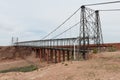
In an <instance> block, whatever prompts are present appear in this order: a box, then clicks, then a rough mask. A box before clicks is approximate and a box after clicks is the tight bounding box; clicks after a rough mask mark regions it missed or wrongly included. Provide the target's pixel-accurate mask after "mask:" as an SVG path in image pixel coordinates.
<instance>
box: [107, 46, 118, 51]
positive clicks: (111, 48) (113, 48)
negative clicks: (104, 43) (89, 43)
mask: <svg viewBox="0 0 120 80" xmlns="http://www.w3.org/2000/svg"><path fill="white" fill-rule="evenodd" d="M116 50H117V49H116V48H115V47H113V46H111V47H109V48H108V51H109V52H115V51H116Z"/></svg>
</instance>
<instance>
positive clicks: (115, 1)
mask: <svg viewBox="0 0 120 80" xmlns="http://www.w3.org/2000/svg"><path fill="white" fill-rule="evenodd" d="M113 3H120V1H112V2H103V3H95V4H86V5H84V6H94V5H105V4H113Z"/></svg>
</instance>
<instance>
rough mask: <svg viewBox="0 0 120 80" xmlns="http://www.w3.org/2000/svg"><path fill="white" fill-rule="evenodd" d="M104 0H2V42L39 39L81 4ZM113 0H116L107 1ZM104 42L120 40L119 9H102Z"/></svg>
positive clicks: (109, 6) (4, 43)
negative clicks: (116, 10) (14, 38)
mask: <svg viewBox="0 0 120 80" xmlns="http://www.w3.org/2000/svg"><path fill="white" fill-rule="evenodd" d="M104 1H105V0H89V1H88V0H0V45H1V46H5V45H11V38H12V37H18V38H19V41H29V40H40V39H41V38H43V37H44V36H45V35H47V34H48V33H49V32H51V31H52V30H53V29H55V28H56V27H57V26H58V25H60V24H61V23H62V22H63V21H64V20H65V19H66V18H68V17H69V16H70V15H71V14H72V13H73V12H74V11H75V10H77V9H78V8H79V7H80V6H81V5H84V4H91V3H99V2H104ZM107 1H113V0H106V2H107ZM90 8H92V9H111V8H112V9H114V8H117V9H120V3H119V4H111V5H102V6H92V7H90ZM100 17H101V26H102V32H103V38H104V42H105V43H106V42H107V43H108V42H120V37H119V34H120V12H100Z"/></svg>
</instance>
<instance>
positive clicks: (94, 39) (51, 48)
mask: <svg viewBox="0 0 120 80" xmlns="http://www.w3.org/2000/svg"><path fill="white" fill-rule="evenodd" d="M109 3H115V2H106V3H97V4H88V5H83V6H81V7H80V8H79V9H77V10H76V11H75V12H74V13H73V14H72V15H70V17H68V18H67V19H66V20H65V21H64V22H63V23H62V24H60V25H59V26H58V27H56V28H55V29H54V30H53V31H52V32H50V33H49V34H47V35H46V36H45V37H43V38H42V39H41V40H33V41H23V42H15V43H14V46H16V47H29V48H31V49H32V50H34V51H35V52H36V54H37V55H38V56H39V58H40V61H43V60H44V61H47V62H48V63H49V62H55V63H57V62H61V61H65V60H79V59H81V58H83V59H87V53H89V52H90V51H92V50H93V49H95V48H96V49H97V50H98V51H99V50H101V48H102V47H107V46H106V45H103V36H102V29H101V22H100V16H99V11H111V10H93V9H90V8H88V6H93V5H101V4H109ZM75 16H77V17H75ZM75 18H77V20H76V21H74V20H75ZM57 31H58V32H59V31H61V32H59V34H57V35H56V33H55V32H57ZM72 31H73V32H72ZM70 34H74V35H73V36H71V35H70ZM50 35H55V36H54V37H53V36H52V38H49V37H50ZM66 35H67V36H66Z"/></svg>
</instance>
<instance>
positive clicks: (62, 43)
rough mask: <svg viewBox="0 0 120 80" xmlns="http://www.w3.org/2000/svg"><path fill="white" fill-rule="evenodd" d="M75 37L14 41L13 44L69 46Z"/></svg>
mask: <svg viewBox="0 0 120 80" xmlns="http://www.w3.org/2000/svg"><path fill="white" fill-rule="evenodd" d="M76 39H77V38H62V39H46V40H34V41H23V42H16V43H14V45H15V46H37V47H49V46H70V45H73V44H74V41H75V40H76Z"/></svg>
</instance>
